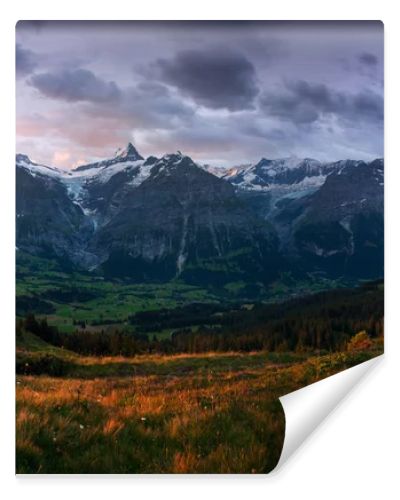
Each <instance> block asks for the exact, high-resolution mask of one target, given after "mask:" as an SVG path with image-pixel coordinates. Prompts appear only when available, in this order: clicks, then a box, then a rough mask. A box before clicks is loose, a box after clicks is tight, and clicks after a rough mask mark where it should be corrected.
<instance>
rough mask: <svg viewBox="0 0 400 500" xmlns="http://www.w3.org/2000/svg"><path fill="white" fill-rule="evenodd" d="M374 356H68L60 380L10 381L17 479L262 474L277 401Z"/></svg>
mask: <svg viewBox="0 0 400 500" xmlns="http://www.w3.org/2000/svg"><path fill="white" fill-rule="evenodd" d="M375 354H376V353H372V352H368V353H342V354H336V355H331V356H324V357H320V358H311V359H308V360H304V357H301V358H299V359H297V361H295V360H294V359H293V360H292V361H291V362H288V361H287V359H286V358H285V355H282V359H280V358H279V357H274V358H273V360H272V361H271V359H270V356H269V355H268V354H267V353H250V354H234V353H224V354H215V353H209V354H205V355H190V356H188V355H174V356H157V355H155V356H142V357H137V358H132V359H127V358H120V357H118V358H101V359H100V358H79V357H75V359H74V363H75V369H74V372H73V373H71V375H69V376H68V377H64V378H54V377H48V376H45V375H40V376H17V389H16V393H17V472H19V473H136V472H141V473H162V472H167V473H168V472H169V473H206V472H208V473H229V472H237V473H262V472H268V471H270V470H271V469H272V468H273V467H274V466H275V465H276V463H277V461H278V459H279V455H280V452H281V448H282V443H283V437H284V414H283V410H282V407H281V405H280V403H279V401H278V400H277V398H278V397H279V396H281V395H283V394H285V393H288V392H290V391H292V390H295V389H297V388H299V387H302V386H304V385H307V384H308V383H311V382H314V381H316V380H318V379H319V378H322V377H324V376H327V375H330V374H332V373H335V372H337V371H340V370H341V369H344V368H347V367H348V366H352V365H353V364H357V363H358V362H360V361H362V360H365V359H368V358H369V357H371V356H373V355H375ZM121 373H122V374H121Z"/></svg>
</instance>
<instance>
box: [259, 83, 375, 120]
mask: <svg viewBox="0 0 400 500" xmlns="http://www.w3.org/2000/svg"><path fill="white" fill-rule="evenodd" d="M260 102H261V107H262V109H263V110H264V112H265V113H267V114H268V115H270V116H273V117H278V118H282V119H285V120H288V121H291V122H293V123H295V124H297V125H301V124H310V123H313V122H316V121H317V120H319V119H320V118H323V117H324V116H327V115H335V116H336V117H338V118H341V119H344V120H347V121H356V122H357V121H360V120H363V121H365V120H366V121H371V122H375V123H380V122H382V120H383V97H382V96H381V95H378V94H376V93H375V92H372V91H363V92H359V93H356V94H350V93H346V92H339V91H335V90H333V89H332V88H330V87H328V86H327V85H325V84H313V83H309V82H306V81H304V80H300V81H296V82H287V83H286V85H285V90H284V91H283V92H279V93H271V92H270V93H264V94H263V96H262V97H261V99H260Z"/></svg>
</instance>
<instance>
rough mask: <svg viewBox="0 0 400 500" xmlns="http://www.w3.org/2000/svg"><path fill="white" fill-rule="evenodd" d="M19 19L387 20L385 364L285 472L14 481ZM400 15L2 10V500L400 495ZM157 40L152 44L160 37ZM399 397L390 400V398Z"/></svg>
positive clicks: (254, 6)
mask: <svg viewBox="0 0 400 500" xmlns="http://www.w3.org/2000/svg"><path fill="white" fill-rule="evenodd" d="M19 19H380V20H383V22H384V24H385V43H386V47H385V54H386V70H385V82H386V84H385V89H386V95H385V112H386V113H385V124H386V137H385V139H386V150H385V167H386V192H385V195H386V227H387V228H388V229H387V235H386V236H387V239H386V252H385V253H386V355H385V359H384V361H383V363H380V365H379V366H378V367H377V368H376V369H375V370H374V372H373V375H372V376H371V377H368V379H367V380H368V383H362V384H361V385H360V386H359V387H358V389H357V390H356V391H354V392H353V394H352V396H351V398H349V399H348V400H346V401H345V402H344V404H343V405H341V406H340V408H339V409H338V410H337V411H336V412H335V413H334V415H333V416H332V417H330V418H329V419H328V421H327V422H325V423H324V424H323V425H322V426H321V427H320V428H319V429H318V430H317V432H316V433H314V435H313V437H312V438H311V439H309V440H308V441H307V443H306V444H305V445H304V446H303V447H302V449H301V451H300V452H299V453H297V454H296V455H295V457H294V458H293V459H292V460H290V462H289V463H288V464H287V466H285V467H284V468H283V469H282V470H281V471H280V472H279V473H278V474H273V475H271V476H254V477H249V476H212V477H210V476H207V477H205V476H203V477H201V476H196V477H192V476H157V477H154V476H148V477H144V476H135V477H132V476H125V477H124V476H120V477H107V476H103V477H79V478H65V477H61V478H60V477H52V478H48V479H46V478H41V477H32V478H23V479H21V478H20V479H16V478H15V476H14V385H13V376H11V375H10V374H12V373H13V372H14V355H13V352H14V335H13V330H14V314H13V311H14V269H13V265H12V263H13V262H14V168H13V166H14V153H15V151H14V140H15V137H14V134H15V117H14V108H15V96H14V48H15V45H14V44H15V37H14V27H15V23H16V21H17V20H19ZM398 20H399V16H398V12H396V3H395V2H389V1H385V0H381V1H379V2H378V1H377V0H374V1H369V0H364V1H360V2H357V1H354V2H350V1H349V0H336V1H335V2H321V1H320V0H319V1H316V0H313V1H311V0H310V1H308V0H302V1H292V2H290V1H285V0H280V1H279V2H260V1H256V0H247V1H246V2H241V3H240V5H234V4H233V2H232V0H230V1H220V2H217V1H216V0H202V1H201V2H188V1H187V0H186V1H175V0H168V1H158V2H154V1H147V2H133V1H129V2H123V1H118V0H113V1H112V2H108V3H107V4H105V5H104V4H103V5H100V2H93V1H87V2H83V1H77V0H68V1H67V2H54V0H52V1H51V0H34V1H32V0H31V1H28V0H15V1H14V2H7V3H6V2H3V3H2V12H1V16H0V23H1V24H0V37H1V45H0V47H1V51H2V58H1V68H2V72H1V79H0V82H1V92H0V99H1V107H0V109H1V134H0V137H1V153H2V154H1V169H2V171H1V181H2V182H1V184H0V186H1V188H0V189H1V195H0V203H1V207H0V223H1V224H0V227H1V234H2V241H1V245H0V248H1V258H0V263H1V274H0V276H1V285H2V286H1V293H2V297H1V298H2V300H1V304H2V308H1V311H2V319H3V321H2V324H1V326H2V328H1V344H0V345H1V347H2V356H1V362H0V369H1V379H0V380H1V399H2V403H1V411H0V454H1V455H0V458H1V461H0V474H1V483H0V484H1V492H2V496H3V498H7V499H9V498H10V499H14V498H24V499H28V500H34V499H40V500H45V499H47V498H48V499H50V498H51V499H54V497H57V499H58V500H64V499H68V500H70V498H71V496H72V495H75V496H76V498H85V497H89V496H90V497H91V498H96V500H97V499H100V500H101V499H106V498H107V499H109V498H110V497H113V498H116V497H117V496H122V495H123V496H124V497H125V498H126V495H129V496H131V495H132V496H133V495H134V496H136V497H138V496H140V495H141V496H142V497H143V498H146V499H147V498H149V497H150V498H152V497H153V496H154V497H156V496H157V497H158V498H162V500H167V499H169V498H171V499H174V500H176V499H177V498H188V497H190V498H191V499H194V500H196V499H202V500H203V499H204V497H205V496H206V495H207V496H208V497H210V498H217V497H221V496H223V497H224V498H229V499H230V500H231V499H232V500H233V499H239V498H240V499H242V498H251V497H254V498H258V497H259V496H260V495H265V496H271V497H272V498H274V499H281V498H283V499H286V498H290V497H293V498H307V499H313V498H315V499H317V498H318V499H320V498H323V499H324V500H325V499H328V500H329V499H335V500H337V499H338V498H352V497H354V498H366V499H368V498H377V497H379V498H385V499H392V498H399V492H400V486H399V481H398V478H397V475H398V462H399V457H398V453H399V449H400V448H399V444H400V443H399V430H398V425H399V422H400V419H399V404H398V383H399V380H400V377H399V369H398V367H399V366H400V360H399V356H400V348H399V341H400V332H399V327H400V325H399V321H398V320H397V316H396V309H397V308H398V307H397V305H398V303H399V302H398V301H399V300H400V299H398V298H397V297H399V283H400V279H399V278H400V276H399V267H398V262H399V259H400V248H399V231H398V228H399V222H398V214H399V213H400V211H399V206H398V202H399V195H398V191H399V190H400V176H399V173H400V161H399V154H398V150H399V139H398V136H399V125H398V123H399V110H400V107H399V92H400V81H399V64H398V47H400V26H399V21H398ZM155 36H156V35H155ZM392 396H393V397H392Z"/></svg>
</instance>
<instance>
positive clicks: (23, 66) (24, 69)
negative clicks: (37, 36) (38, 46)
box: [15, 43, 37, 77]
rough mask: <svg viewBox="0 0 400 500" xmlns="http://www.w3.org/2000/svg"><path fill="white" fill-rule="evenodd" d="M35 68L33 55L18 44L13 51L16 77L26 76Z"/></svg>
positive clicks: (35, 63) (35, 62)
mask: <svg viewBox="0 0 400 500" xmlns="http://www.w3.org/2000/svg"><path fill="white" fill-rule="evenodd" d="M36 66H37V61H36V56H35V53H34V52H32V51H31V50H29V49H25V48H24V47H22V46H21V45H20V44H19V43H17V45H16V49H15V70H16V73H17V77H21V76H26V75H29V74H30V73H32V72H33V70H34V69H35V68H36Z"/></svg>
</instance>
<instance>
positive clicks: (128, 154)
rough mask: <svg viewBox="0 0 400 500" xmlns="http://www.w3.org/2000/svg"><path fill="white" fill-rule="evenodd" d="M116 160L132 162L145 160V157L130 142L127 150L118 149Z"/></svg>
mask: <svg viewBox="0 0 400 500" xmlns="http://www.w3.org/2000/svg"><path fill="white" fill-rule="evenodd" d="M115 157H116V158H121V159H122V158H123V159H128V160H132V161H136V160H143V159H144V158H143V156H141V155H140V154H139V152H138V150H137V149H136V148H135V146H134V145H133V144H132V143H131V142H128V145H127V146H126V148H125V149H118V150H117V152H116V155H115Z"/></svg>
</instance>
